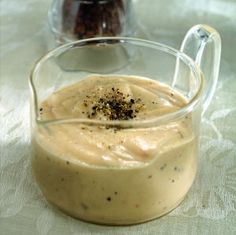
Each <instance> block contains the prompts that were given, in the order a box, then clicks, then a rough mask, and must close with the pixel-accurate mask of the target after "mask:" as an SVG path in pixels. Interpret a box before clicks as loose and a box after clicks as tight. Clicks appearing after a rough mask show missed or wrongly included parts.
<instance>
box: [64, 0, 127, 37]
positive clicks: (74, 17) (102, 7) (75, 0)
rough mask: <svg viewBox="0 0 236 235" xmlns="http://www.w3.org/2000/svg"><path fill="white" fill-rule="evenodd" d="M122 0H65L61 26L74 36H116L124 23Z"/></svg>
mask: <svg viewBox="0 0 236 235" xmlns="http://www.w3.org/2000/svg"><path fill="white" fill-rule="evenodd" d="M124 17H125V7H124V1H123V0H87V1H80V0H65V1H64V2H63V5H62V28H63V31H64V32H67V33H70V34H73V35H74V36H75V37H76V38H78V39H82V38H90V37H93V36H117V35H120V34H121V33H122V29H123V27H124V26H123V24H124V23H125V19H124Z"/></svg>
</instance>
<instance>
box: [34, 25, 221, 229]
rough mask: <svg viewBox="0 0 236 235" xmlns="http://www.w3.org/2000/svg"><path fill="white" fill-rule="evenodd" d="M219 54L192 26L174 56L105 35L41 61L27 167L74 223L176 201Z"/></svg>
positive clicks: (192, 160) (213, 41)
mask: <svg viewBox="0 0 236 235" xmlns="http://www.w3.org/2000/svg"><path fill="white" fill-rule="evenodd" d="M220 54H221V40H220V36H219V34H218V33H217V32H216V31H215V30H214V29H212V28H211V27H209V26H206V25H197V26H194V27H193V28H192V29H190V30H189V32H188V33H187V35H186V37H185V39H184V41H183V43H182V46H181V48H180V50H179V51H178V50H175V49H173V48H171V47H169V46H167V45H163V44H160V43H156V42H151V41H146V40H142V39H135V38H125V37H105V38H94V39H85V40H80V41H76V42H72V43H69V44H66V45H63V46H61V47H59V48H56V49H55V50H53V51H51V52H49V53H48V54H47V55H45V56H44V57H43V58H41V59H40V60H39V61H38V63H37V64H36V65H35V67H34V69H33V71H32V73H31V76H30V88H31V131H32V146H33V158H32V167H33V172H34V175H35V178H36V181H37V183H38V185H39V187H40V189H41V191H42V193H43V194H44V196H45V197H46V199H47V200H48V201H49V202H51V203H52V204H54V205H56V206H57V207H59V208H60V209H61V210H62V211H64V212H65V213H67V214H69V215H71V216H73V217H76V218H79V219H81V220H85V221H90V222H93V223H99V224H112V225H127V224H136V223H140V222H144V221H148V220H151V219H153V218H157V217H160V216H162V215H164V214H166V213H168V212H170V211H171V210H172V209H174V208H175V207H176V206H177V205H179V203H180V202H181V201H182V200H183V199H184V197H185V195H186V194H187V192H188V190H189V189H190V187H191V185H192V183H193V181H194V178H195V175H196V171H197V158H198V153H199V130H200V123H201V116H202V114H203V113H204V112H205V110H206V109H207V107H208V105H209V103H210V101H211V99H212V96H213V93H214V91H215V88H216V83H217V78H218V72H219V64H220Z"/></svg>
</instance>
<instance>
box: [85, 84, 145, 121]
mask: <svg viewBox="0 0 236 235" xmlns="http://www.w3.org/2000/svg"><path fill="white" fill-rule="evenodd" d="M129 97H130V95H129V94H124V93H123V92H121V91H120V90H119V88H115V87H112V88H111V89H110V91H108V92H106V93H105V94H104V96H103V97H97V99H96V100H95V101H90V103H91V104H92V105H91V104H90V106H91V110H90V111H88V112H87V117H88V118H96V117H97V115H99V114H100V115H102V116H104V117H105V118H106V119H107V120H129V119H133V118H135V117H136V115H137V113H139V111H140V110H141V109H142V108H143V107H144V106H145V105H144V104H143V103H142V100H141V98H138V99H134V98H129ZM87 98H91V97H90V96H87ZM83 105H84V106H85V107H88V105H89V99H85V100H84V102H83Z"/></svg>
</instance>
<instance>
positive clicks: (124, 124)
mask: <svg viewBox="0 0 236 235" xmlns="http://www.w3.org/2000/svg"><path fill="white" fill-rule="evenodd" d="M108 41H113V42H115V41H118V42H119V43H124V42H126V43H130V44H131V43H132V42H133V43H135V45H138V46H143V47H148V48H152V49H155V50H159V51H162V52H165V53H167V54H170V55H173V56H175V57H176V58H179V59H180V60H181V61H183V62H184V63H185V64H186V65H187V66H188V67H189V69H190V71H191V72H192V74H193V76H194V77H195V78H197V79H198V82H199V87H198V89H197V91H196V93H195V94H194V96H193V97H192V98H191V100H190V101H189V102H188V103H187V104H186V105H185V106H183V107H181V108H180V109H178V110H176V111H173V112H170V113H167V114H163V115H160V116H157V117H152V118H147V119H129V120H96V119H89V118H61V119H52V120H41V119H40V115H39V109H38V98H37V91H36V88H35V85H34V78H35V77H37V73H38V71H39V70H40V68H41V66H43V64H44V62H46V61H47V60H48V59H50V58H52V57H54V56H55V55H57V54H62V53H63V52H65V51H67V50H68V49H70V48H73V47H75V46H85V45H86V44H87V43H89V42H97V43H107V42H108ZM29 86H30V91H31V99H32V103H31V105H33V108H32V111H33V112H34V114H35V115H34V119H35V121H36V123H37V124H45V125H52V124H70V123H78V124H84V125H95V126H109V127H119V128H129V127H141V128H142V127H147V126H153V125H155V126H156V125H159V124H163V123H165V122H170V121H172V120H175V119H178V118H180V117H183V116H186V115H187V114H188V113H190V112H191V111H192V110H194V108H195V107H196V106H197V105H198V104H199V102H200V97H201V93H202V91H203V76H202V72H201V70H200V68H199V66H198V65H197V64H196V63H195V62H194V61H193V60H192V58H190V57H189V56H188V55H186V54H185V53H183V52H181V51H179V50H177V49H174V48H172V47H170V46H168V45H165V44H162V43H159V42H155V41H150V40H146V39H140V38H132V37H96V38H89V39H82V40H76V41H73V42H70V43H65V44H63V45H61V46H59V47H56V48H54V49H52V50H51V51H49V52H47V53H46V54H45V55H43V56H42V57H40V58H39V59H38V60H37V61H36V62H35V64H34V66H33V68H32V70H31V72H30V76H29Z"/></svg>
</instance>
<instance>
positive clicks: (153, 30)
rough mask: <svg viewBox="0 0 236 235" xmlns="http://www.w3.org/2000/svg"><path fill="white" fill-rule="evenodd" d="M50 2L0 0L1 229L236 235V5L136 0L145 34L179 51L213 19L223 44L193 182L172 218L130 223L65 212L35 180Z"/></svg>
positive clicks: (222, 0)
mask: <svg viewBox="0 0 236 235" xmlns="http://www.w3.org/2000/svg"><path fill="white" fill-rule="evenodd" d="M50 3H51V1H49V0H41V1H37V0H24V1H19V0H11V1H9V0H1V1H0V117H1V118H0V154H1V155H0V234H1V235H11V234H17V235H21V234H22V235H28V234H50V235H52V234H101V235H106V234H112V235H113V234H114V235H121V234H122V235H123V234H136V235H138V234H144V235H145V234H181V235H182V234H227V235H228V234H236V15H235V12H236V2H235V1H234V0H208V1H205V0H198V1H192V0H181V1H174V0H166V1H161V0H146V1H141V0H136V1H134V7H135V12H136V17H137V19H138V21H139V28H138V36H139V37H142V38H148V39H150V40H154V41H159V42H164V43H166V44H169V45H170V46H173V47H175V48H179V47H180V43H181V40H182V38H183V37H184V34H185V32H186V31H187V30H188V29H189V28H190V27H191V26H193V25H195V24H198V23H205V24H209V25H211V26H213V27H214V28H216V29H217V30H218V31H219V33H220V34H221V37H222V43H223V45H222V60H221V70H220V77H219V83H218V86H217V91H216V94H215V96H214V99H213V101H212V103H211V106H210V107H209V109H208V110H207V112H206V114H205V116H204V118H203V120H202V130H201V151H200V158H199V169H198V175H197V177H196V180H195V182H194V185H193V187H192V188H191V190H190V192H189V193H188V195H187V197H186V199H185V200H184V201H183V203H182V204H181V205H180V206H179V207H178V208H177V209H175V210H174V211H173V212H171V213H170V214H169V215H167V216H164V217H162V218H160V219H157V220H154V221H151V222H148V223H144V224H140V225H136V226H125V227H109V226H99V225H94V224H89V223H85V222H81V221H79V220H76V219H73V218H71V217H69V216H66V215H64V214H62V213H61V212H59V211H58V210H57V209H55V208H53V207H52V206H51V205H49V204H48V203H47V202H46V201H45V200H44V198H43V197H42V195H41V194H40V192H39V190H38V187H37V185H36V184H35V182H34V180H33V179H32V176H31V171H30V141H29V88H28V82H27V79H28V77H29V73H30V70H31V68H32V66H33V64H34V63H35V61H36V60H37V59H38V58H39V57H40V56H42V55H43V54H45V53H46V52H47V51H48V50H49V49H50V48H51V47H52V45H53V43H51V42H52V41H51V40H52V38H51V35H50V33H49V29H48V26H47V10H48V7H49V5H50Z"/></svg>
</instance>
